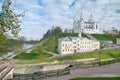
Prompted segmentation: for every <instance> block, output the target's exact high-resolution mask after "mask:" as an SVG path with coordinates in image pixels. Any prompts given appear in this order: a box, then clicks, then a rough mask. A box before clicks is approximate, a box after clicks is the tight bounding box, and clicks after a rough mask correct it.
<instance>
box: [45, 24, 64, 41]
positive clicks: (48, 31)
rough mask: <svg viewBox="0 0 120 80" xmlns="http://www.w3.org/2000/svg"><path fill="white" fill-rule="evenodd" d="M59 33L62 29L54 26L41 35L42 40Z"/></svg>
mask: <svg viewBox="0 0 120 80" xmlns="http://www.w3.org/2000/svg"><path fill="white" fill-rule="evenodd" d="M59 33H62V28H61V27H60V26H56V27H55V28H52V29H48V30H47V32H46V33H45V34H44V35H43V39H46V38H48V37H51V36H54V35H56V34H59Z"/></svg>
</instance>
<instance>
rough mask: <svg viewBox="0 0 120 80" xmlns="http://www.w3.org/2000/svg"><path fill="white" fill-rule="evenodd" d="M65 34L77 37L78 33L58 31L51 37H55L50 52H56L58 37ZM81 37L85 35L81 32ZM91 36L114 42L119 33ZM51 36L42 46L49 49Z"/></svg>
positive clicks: (119, 36)
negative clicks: (58, 32)
mask: <svg viewBox="0 0 120 80" xmlns="http://www.w3.org/2000/svg"><path fill="white" fill-rule="evenodd" d="M66 36H74V37H77V36H78V34H76V33H60V34H56V35H54V36H52V37H54V38H55V42H54V44H55V48H54V50H53V51H52V52H54V53H58V52H57V44H58V39H59V38H62V37H66ZM82 36H83V37H87V36H86V35H84V34H82ZM92 36H93V37H95V38H96V39H98V40H102V41H113V42H114V43H116V38H120V35H111V34H92ZM52 37H49V38H48V39H47V40H46V42H45V43H43V47H44V48H45V49H46V50H48V51H49V47H48V46H49V45H51V43H50V41H51V39H52Z"/></svg>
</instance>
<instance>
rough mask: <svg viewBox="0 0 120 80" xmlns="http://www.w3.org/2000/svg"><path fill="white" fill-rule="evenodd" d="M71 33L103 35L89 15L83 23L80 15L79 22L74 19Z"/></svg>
mask: <svg viewBox="0 0 120 80" xmlns="http://www.w3.org/2000/svg"><path fill="white" fill-rule="evenodd" d="M73 32H74V33H79V32H81V33H88V34H103V31H102V30H100V28H99V25H98V23H97V22H96V21H94V17H93V15H92V14H91V15H90V18H89V20H88V21H84V19H83V14H82V13H81V15H80V20H77V19H76V17H75V18H74V21H73Z"/></svg>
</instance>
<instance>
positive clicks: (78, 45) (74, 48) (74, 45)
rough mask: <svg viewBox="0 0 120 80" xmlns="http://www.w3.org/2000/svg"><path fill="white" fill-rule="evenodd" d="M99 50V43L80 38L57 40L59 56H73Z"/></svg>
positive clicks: (79, 36)
mask: <svg viewBox="0 0 120 80" xmlns="http://www.w3.org/2000/svg"><path fill="white" fill-rule="evenodd" d="M96 49H100V42H98V41H95V40H90V39H87V38H84V37H81V34H79V35H78V37H70V36H69V37H64V38H60V39H59V40H58V52H59V53H61V54H73V53H80V52H88V51H93V50H96Z"/></svg>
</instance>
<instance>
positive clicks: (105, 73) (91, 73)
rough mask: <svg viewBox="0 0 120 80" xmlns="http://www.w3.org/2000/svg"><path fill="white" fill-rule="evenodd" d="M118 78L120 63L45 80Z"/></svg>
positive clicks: (76, 70)
mask: <svg viewBox="0 0 120 80" xmlns="http://www.w3.org/2000/svg"><path fill="white" fill-rule="evenodd" d="M117 76H120V63H116V64H111V65H105V66H101V67H93V68H86V69H85V68H84V69H75V70H71V74H70V75H65V76H60V77H53V78H50V79H46V80H69V79H71V78H76V77H117Z"/></svg>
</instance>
